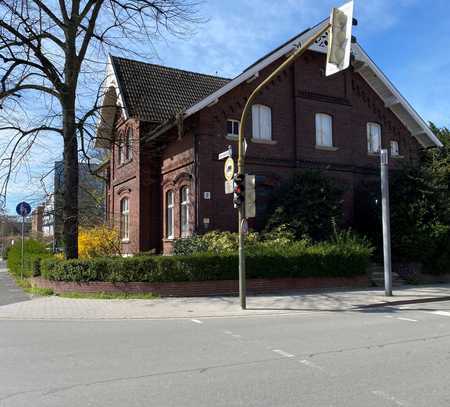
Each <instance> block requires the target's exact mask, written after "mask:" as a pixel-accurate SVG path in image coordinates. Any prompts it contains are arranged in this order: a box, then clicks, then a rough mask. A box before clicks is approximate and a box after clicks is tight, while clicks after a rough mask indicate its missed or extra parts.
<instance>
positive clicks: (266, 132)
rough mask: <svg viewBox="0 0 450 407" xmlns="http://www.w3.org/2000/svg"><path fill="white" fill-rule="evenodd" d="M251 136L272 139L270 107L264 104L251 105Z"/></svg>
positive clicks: (258, 138)
mask: <svg viewBox="0 0 450 407" xmlns="http://www.w3.org/2000/svg"><path fill="white" fill-rule="evenodd" d="M252 129H253V134H252V138H253V139H254V140H264V141H272V109H271V108H270V107H269V106H265V105H253V106H252Z"/></svg>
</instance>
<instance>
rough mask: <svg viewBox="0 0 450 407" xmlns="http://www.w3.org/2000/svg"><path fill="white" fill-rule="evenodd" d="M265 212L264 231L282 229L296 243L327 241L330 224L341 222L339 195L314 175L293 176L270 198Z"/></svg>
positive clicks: (332, 184) (309, 173)
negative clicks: (300, 240) (296, 241)
mask: <svg viewBox="0 0 450 407" xmlns="http://www.w3.org/2000/svg"><path fill="white" fill-rule="evenodd" d="M273 196H274V200H273V201H272V202H271V203H270V204H269V207H268V209H267V220H266V224H265V230H266V231H271V230H273V229H276V228H277V227H279V226H281V225H285V226H286V227H288V228H289V230H290V231H292V232H293V233H294V235H295V237H296V238H297V239H302V238H303V237H304V236H309V237H311V238H312V239H314V240H316V241H320V240H325V239H327V238H328V237H329V236H330V234H331V232H332V230H331V220H332V219H336V220H337V221H338V223H340V222H341V218H342V191H341V190H340V189H339V188H337V187H336V186H335V183H333V180H332V179H330V178H327V177H325V176H323V175H321V174H320V173H319V172H318V171H304V172H299V173H297V174H296V175H295V176H294V177H292V178H291V179H290V180H289V181H287V182H286V183H284V184H283V185H281V187H280V188H279V190H278V191H277V192H276V193H275V194H273Z"/></svg>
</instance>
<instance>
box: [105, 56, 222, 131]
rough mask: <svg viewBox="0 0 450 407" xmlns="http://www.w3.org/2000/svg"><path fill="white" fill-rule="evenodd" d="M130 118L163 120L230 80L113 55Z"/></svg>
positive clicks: (116, 73)
mask: <svg viewBox="0 0 450 407" xmlns="http://www.w3.org/2000/svg"><path fill="white" fill-rule="evenodd" d="M111 62H112V65H113V69H114V72H115V75H116V78H117V82H118V85H119V87H120V93H121V95H122V99H123V103H124V105H125V106H124V107H125V109H126V110H127V114H128V117H135V118H137V119H139V120H143V121H147V122H154V123H161V122H163V121H165V120H167V119H169V118H170V117H172V116H173V115H174V114H175V113H178V112H180V111H182V110H185V109H187V108H189V107H191V106H192V105H194V104H195V103H197V102H199V101H200V100H202V99H204V98H205V97H207V96H208V95H210V94H211V93H214V92H215V91H216V90H218V89H220V88H222V87H223V86H224V85H226V84H227V83H228V82H229V81H230V79H226V78H220V77H217V76H211V75H204V74H200V73H196V72H189V71H183V70H180V69H175V68H168V67H165V66H161V65H154V64H148V63H144V62H139V61H133V60H130V59H125V58H119V57H115V56H112V57H111Z"/></svg>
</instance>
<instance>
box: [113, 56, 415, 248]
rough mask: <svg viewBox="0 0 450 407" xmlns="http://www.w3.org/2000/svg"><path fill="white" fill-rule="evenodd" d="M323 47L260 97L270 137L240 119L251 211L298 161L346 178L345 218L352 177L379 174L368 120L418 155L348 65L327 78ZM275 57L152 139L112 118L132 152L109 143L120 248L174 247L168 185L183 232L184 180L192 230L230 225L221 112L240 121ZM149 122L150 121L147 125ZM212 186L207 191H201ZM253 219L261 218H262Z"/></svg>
mask: <svg viewBox="0 0 450 407" xmlns="http://www.w3.org/2000/svg"><path fill="white" fill-rule="evenodd" d="M324 60H325V55H323V54H321V53H317V52H312V51H310V52H307V53H306V54H305V55H304V56H303V57H302V58H301V59H300V60H298V61H297V62H296V63H295V64H294V65H293V66H292V67H291V68H290V69H288V70H286V71H285V72H283V73H282V74H280V75H279V76H278V77H277V78H276V79H275V80H274V81H273V82H272V83H271V84H270V86H269V87H268V88H267V89H266V90H264V92H263V93H262V94H261V95H260V96H259V97H258V98H257V100H256V102H255V103H256V104H262V105H265V106H268V107H270V108H271V111H272V140H271V141H268V142H264V141H262V140H252V139H251V137H250V135H251V133H252V124H251V119H250V120H249V121H248V123H246V126H245V134H246V135H247V141H248V151H247V156H246V172H247V173H251V174H255V175H257V208H258V209H257V213H258V214H260V213H261V212H262V211H263V208H264V205H265V203H266V202H267V200H268V198H269V197H270V193H271V191H272V190H273V188H275V187H276V185H278V184H279V183H280V182H281V181H282V180H283V179H286V178H287V177H289V176H290V175H291V174H293V173H294V172H295V171H298V170H299V169H306V168H313V169H319V170H322V171H323V172H324V173H325V174H327V175H329V176H331V177H333V178H334V179H335V180H336V183H338V184H340V185H341V186H343V187H344V188H343V189H344V190H345V191H346V192H345V196H344V200H345V217H346V219H347V220H349V221H351V219H352V216H353V211H354V203H355V200H356V199H357V197H355V194H354V190H355V188H356V187H357V186H358V184H359V183H360V182H361V181H363V180H367V178H375V177H377V176H378V169H377V168H378V166H379V157H378V156H377V155H371V154H369V153H368V149H367V123H368V122H374V123H378V124H380V125H381V129H382V141H381V143H382V147H383V148H389V145H390V142H391V141H397V142H398V144H399V148H400V154H401V158H398V159H395V160H394V159H393V160H390V165H391V166H392V167H396V166H398V165H400V162H410V161H414V160H415V159H416V158H417V154H418V151H419V148H420V145H419V143H418V142H417V141H416V139H415V138H414V137H412V135H411V133H410V132H409V131H408V129H407V128H406V127H405V126H404V125H403V124H402V122H401V121H400V120H399V119H398V118H397V116H396V115H395V114H394V113H393V112H392V111H391V110H390V109H389V108H386V107H385V104H384V102H383V101H382V100H381V99H380V97H379V96H378V95H377V94H376V93H375V92H374V91H373V90H372V88H371V87H370V86H369V85H368V84H367V83H366V82H365V80H364V79H363V78H362V77H361V76H360V75H359V74H358V73H357V72H354V71H353V69H349V70H346V71H344V72H343V73H339V74H337V75H334V76H332V77H330V78H326V77H325V76H324V72H323V70H324V68H323V67H324ZM280 62H281V61H280V60H278V61H276V62H274V63H273V64H272V65H269V66H268V67H266V68H265V69H264V70H263V71H261V72H260V73H259V77H258V78H257V79H256V80H254V81H251V82H250V83H248V82H244V83H242V84H241V85H239V86H238V87H236V88H234V89H232V90H231V91H230V92H228V93H227V94H225V95H223V96H222V97H221V98H220V99H219V100H218V102H217V103H215V104H213V105H211V106H210V107H206V108H204V109H202V110H200V111H199V112H197V113H195V114H194V115H193V116H191V117H189V118H188V119H186V120H185V121H184V123H183V125H182V126H181V127H179V128H172V129H170V130H168V131H167V132H166V133H165V134H163V135H162V136H160V137H159V138H158V140H148V139H147V138H146V137H147V134H148V133H149V130H150V128H151V126H152V124H149V123H143V122H138V121H135V120H129V121H128V122H126V123H123V122H122V121H121V120H119V121H118V125H117V126H116V127H117V131H116V139H117V140H118V139H119V138H120V137H121V134H124V131H125V130H126V128H128V127H130V126H131V128H132V129H133V137H134V138H133V140H134V141H133V158H132V160H131V161H130V162H128V163H125V164H120V165H119V164H118V152H117V150H118V148H117V143H116V144H115V145H114V146H113V148H112V155H111V161H110V171H109V173H110V182H109V187H108V203H107V207H108V212H109V216H110V219H111V220H112V221H113V222H114V223H115V224H116V225H119V224H120V201H121V200H122V199H123V198H124V197H128V198H129V205H130V209H129V211H130V214H129V224H130V227H129V234H130V236H129V241H127V242H124V244H123V247H124V253H136V252H139V251H147V250H150V249H156V250H157V251H164V252H170V250H171V247H172V243H173V239H168V236H167V219H166V214H167V209H166V208H167V202H166V201H167V193H168V191H173V193H174V207H173V216H174V233H173V238H174V239H177V238H180V237H181V225H180V223H181V190H182V188H183V187H188V188H189V208H188V214H189V233H193V232H198V233H202V232H205V231H207V230H216V229H219V230H236V227H237V214H236V211H235V210H234V209H233V205H232V195H225V193H224V177H223V162H222V161H219V160H218V159H217V155H218V153H220V152H222V151H224V150H225V149H226V148H227V146H228V145H230V144H231V145H233V147H234V149H235V151H236V150H237V148H236V147H237V143H236V141H234V140H230V139H228V138H227V119H236V120H239V119H240V115H241V112H242V109H243V106H244V104H245V101H246V98H247V97H248V96H249V94H250V93H251V91H252V90H253V89H254V88H255V87H256V86H257V84H258V83H260V81H261V80H263V78H265V77H266V76H267V75H268V74H269V73H270V72H272V71H273V70H274V68H275V67H276V66H278V65H279V64H280ZM316 113H326V114H328V115H330V116H331V117H332V118H333V121H332V123H333V127H332V135H333V148H331V149H330V148H328V149H327V148H320V147H317V146H316V140H315V137H316V130H315V114H316ZM153 126H154V125H153ZM205 193H209V194H205ZM253 226H256V227H257V226H258V219H257V220H256V223H253Z"/></svg>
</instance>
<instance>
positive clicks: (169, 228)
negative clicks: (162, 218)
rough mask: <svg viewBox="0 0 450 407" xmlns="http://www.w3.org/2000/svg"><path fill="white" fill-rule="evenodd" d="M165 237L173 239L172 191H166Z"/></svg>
mask: <svg viewBox="0 0 450 407" xmlns="http://www.w3.org/2000/svg"><path fill="white" fill-rule="evenodd" d="M166 200H167V201H166V206H167V209H166V237H167V238H168V239H173V237H174V235H173V229H174V222H173V221H174V217H173V207H174V205H173V191H168V192H167V195H166Z"/></svg>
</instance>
